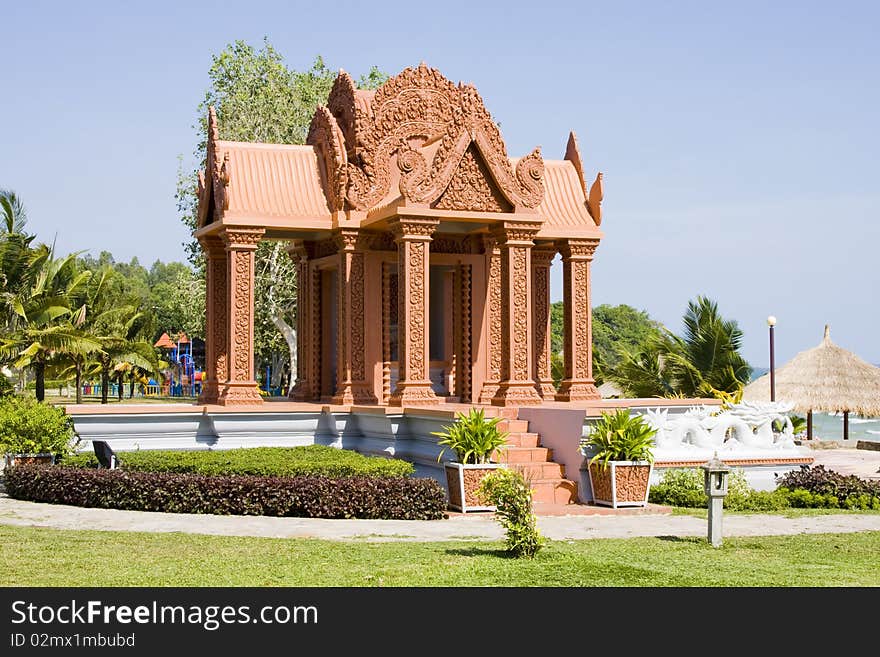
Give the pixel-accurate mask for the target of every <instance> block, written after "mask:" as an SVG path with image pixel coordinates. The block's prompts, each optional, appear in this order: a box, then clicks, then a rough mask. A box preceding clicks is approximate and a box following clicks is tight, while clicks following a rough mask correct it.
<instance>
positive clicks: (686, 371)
mask: <svg viewBox="0 0 880 657" xmlns="http://www.w3.org/2000/svg"><path fill="white" fill-rule="evenodd" d="M682 322H683V324H684V334H683V335H682V336H677V335H674V334H673V333H671V332H670V331H669V330H668V329H665V328H664V329H663V331H662V333H661V335H660V336H659V337H656V338H652V339H650V340H648V342H647V343H646V344H645V345H643V347H642V348H641V349H639V350H636V351H630V352H623V353H621V360H620V362H619V363H618V364H617V365H616V366H615V367H613V368H608V369H607V374H608V378H610V379H611V380H612V381H614V382H615V383H617V384H618V385H619V386H621V388H623V390H624V391H625V393H626V394H628V395H632V396H635V397H701V396H702V397H719V398H721V397H722V396H724V395H728V396H729V394H731V393H737V392H738V391H740V390H741V389H742V387H743V386H744V385H745V384H746V383H747V382H748V380H749V375H750V372H751V369H750V367H749V365H748V363H747V362H746V361H745V359H744V358H743V357H742V355H741V354H740V353H739V350H740V348H741V346H742V337H743V334H742V330H740V328H739V326H738V325H737V323H736V322H735V321H733V320H725V319H724V318H723V317H721V315H720V314H719V312H718V304H716V303H715V302H714V301H712V300H711V299H708V298H706V297H703V296H698V297H697V298H696V300H695V301H690V302H688V307H687V311H686V312H685V314H684V317H683V319H682Z"/></svg>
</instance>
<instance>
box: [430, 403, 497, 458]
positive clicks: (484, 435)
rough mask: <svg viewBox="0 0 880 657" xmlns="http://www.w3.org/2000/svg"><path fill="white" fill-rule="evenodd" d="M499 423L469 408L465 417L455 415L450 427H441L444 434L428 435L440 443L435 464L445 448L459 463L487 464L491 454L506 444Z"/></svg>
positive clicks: (481, 411)
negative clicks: (451, 452) (437, 437)
mask: <svg viewBox="0 0 880 657" xmlns="http://www.w3.org/2000/svg"><path fill="white" fill-rule="evenodd" d="M499 422H501V417H492V418H487V417H486V416H485V412H484V411H483V409H482V408H480V409H476V408H471V410H470V411H469V412H468V414H467V415H465V414H464V413H462V412H458V413H456V414H455V422H454V423H453V424H452V425H450V426H445V427H443V431H432V432H431V434H432V435H434V436H439V437H440V438H441V439H442V440H438V441H437V444H438V445H443V446H444V449H443V450H442V451H441V452H440V454H439V455H438V456H437V461H438V462H439V461H440V459H441V458H442V457H443V454H445V453H446V449H445V448H446V447H448V448H449V449H451V450H452V451H453V452H455V458H456V459H458V462H459V463H488V462H489V458H490V457H491V456H492V453H493V452H494V451H495V450H496V449H500V448H502V447H504V445H505V444H506V442H507V434H506V433H505V432H503V431H500V430H499V429H498V423H499Z"/></svg>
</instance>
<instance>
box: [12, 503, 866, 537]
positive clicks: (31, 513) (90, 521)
mask: <svg viewBox="0 0 880 657" xmlns="http://www.w3.org/2000/svg"><path fill="white" fill-rule="evenodd" d="M0 524H5V525H17V526H32V527H51V528H54V529H96V530H105V531H133V532H184V533H191V534H213V535H219V536H263V537H273V538H324V539H332V540H368V541H447V540H498V539H501V538H503V536H504V532H503V530H502V529H501V527H500V525H499V524H498V523H497V522H495V520H494V519H493V517H492V515H491V514H468V515H453V516H451V517H450V518H449V519H448V520H323V519H315V518H270V517H263V516H212V515H192V514H180V513H148V512H143V511H117V510H113V509H85V508H80V507H74V506H61V505H55V504H39V503H35V502H22V501H20V500H13V499H11V498H9V497H7V496H6V495H5V494H2V495H0ZM538 526H539V528H540V530H541V532H542V533H543V534H544V535H545V536H547V537H548V538H551V539H556V540H565V539H583V538H630V537H634V536H705V535H706V520H704V519H702V518H695V517H691V516H683V515H682V516H679V515H620V516H607V515H604V516H583V515H577V516H575V515H571V516H541V517H539V518H538ZM868 530H871V531H880V514H864V515H861V514H835V515H827V516H808V517H798V518H785V517H784V516H780V515H764V514H754V515H734V514H726V515H725V518H724V534H725V536H768V535H780V534H815V533H836V532H857V531H868Z"/></svg>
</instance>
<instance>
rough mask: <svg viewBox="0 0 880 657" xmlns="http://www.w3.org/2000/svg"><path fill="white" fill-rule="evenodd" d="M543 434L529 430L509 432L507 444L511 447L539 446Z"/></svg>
mask: <svg viewBox="0 0 880 657" xmlns="http://www.w3.org/2000/svg"><path fill="white" fill-rule="evenodd" d="M540 442H541V436H539V435H538V434H536V433H532V432H528V431H517V432H511V433H509V434H507V444H508V445H510V446H511V447H539V446H540V445H539V443H540Z"/></svg>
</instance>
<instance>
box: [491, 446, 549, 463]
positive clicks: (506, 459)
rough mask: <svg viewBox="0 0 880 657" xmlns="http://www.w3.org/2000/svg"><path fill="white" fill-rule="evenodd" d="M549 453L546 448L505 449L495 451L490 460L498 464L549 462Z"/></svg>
mask: <svg viewBox="0 0 880 657" xmlns="http://www.w3.org/2000/svg"><path fill="white" fill-rule="evenodd" d="M550 456H551V451H550V450H549V449H547V448H546V447H505V448H502V449H499V450H497V451H496V452H495V453H494V454H493V456H492V460H493V461H497V462H498V463H532V462H534V461H549V460H550Z"/></svg>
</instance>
